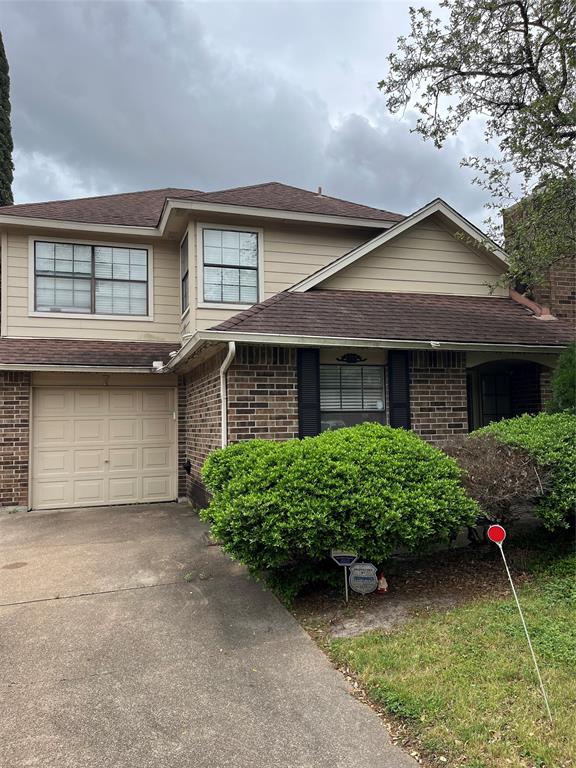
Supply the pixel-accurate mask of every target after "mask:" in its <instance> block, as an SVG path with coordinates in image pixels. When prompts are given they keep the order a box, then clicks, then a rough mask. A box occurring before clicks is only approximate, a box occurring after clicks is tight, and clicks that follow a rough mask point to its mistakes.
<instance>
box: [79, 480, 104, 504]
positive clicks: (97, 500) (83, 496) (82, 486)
mask: <svg viewBox="0 0 576 768" xmlns="http://www.w3.org/2000/svg"><path fill="white" fill-rule="evenodd" d="M72 485H73V496H74V502H73V503H74V504H75V505H77V506H90V505H92V504H102V501H101V500H102V499H103V498H105V493H104V478H103V477H93V478H83V479H78V480H73V481H72Z"/></svg>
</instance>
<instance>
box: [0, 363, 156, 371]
mask: <svg viewBox="0 0 576 768" xmlns="http://www.w3.org/2000/svg"><path fill="white" fill-rule="evenodd" d="M0 371H55V372H60V373H67V372H68V371H70V372H76V373H153V369H152V368H150V367H148V368H135V367H132V368H131V367H129V366H126V365H124V366H111V365H110V366H105V367H104V366H96V365H66V364H64V365H40V364H39V363H0Z"/></svg>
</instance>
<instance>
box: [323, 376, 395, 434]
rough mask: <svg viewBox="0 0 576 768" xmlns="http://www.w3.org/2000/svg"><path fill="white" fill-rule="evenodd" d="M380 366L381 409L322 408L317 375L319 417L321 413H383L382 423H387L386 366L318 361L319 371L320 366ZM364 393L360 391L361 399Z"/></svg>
mask: <svg viewBox="0 0 576 768" xmlns="http://www.w3.org/2000/svg"><path fill="white" fill-rule="evenodd" d="M328 367H330V368H380V369H381V370H382V403H383V407H382V409H381V410H378V409H376V408H370V409H364V408H336V409H334V408H331V409H324V408H322V377H321V375H320V376H319V387H320V403H319V410H320V417H322V414H323V413H383V414H384V423H385V424H388V421H389V409H388V391H387V390H388V387H387V381H388V366H387V365H386V364H383V363H359V364H352V365H346V363H320V364H319V371H321V370H322V368H328ZM363 395H364V393H363V392H362V399H364V397H363ZM340 399H342V393H340Z"/></svg>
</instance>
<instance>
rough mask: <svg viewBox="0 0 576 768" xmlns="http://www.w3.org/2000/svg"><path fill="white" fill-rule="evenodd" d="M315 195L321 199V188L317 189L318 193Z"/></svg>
mask: <svg viewBox="0 0 576 768" xmlns="http://www.w3.org/2000/svg"><path fill="white" fill-rule="evenodd" d="M316 194H317V195H318V197H322V187H318V192H317V193H316Z"/></svg>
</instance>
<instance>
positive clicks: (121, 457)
mask: <svg viewBox="0 0 576 768" xmlns="http://www.w3.org/2000/svg"><path fill="white" fill-rule="evenodd" d="M108 456H109V464H110V466H109V467H108V469H109V471H110V472H114V471H116V470H123V471H126V470H131V471H133V472H134V471H138V468H139V456H138V448H111V449H110V450H109V451H108Z"/></svg>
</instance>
